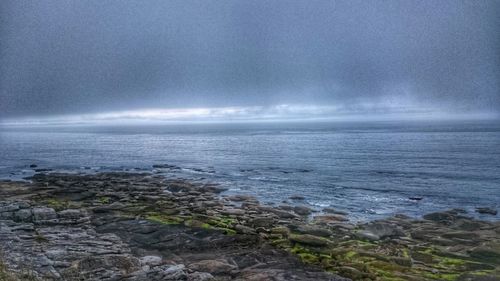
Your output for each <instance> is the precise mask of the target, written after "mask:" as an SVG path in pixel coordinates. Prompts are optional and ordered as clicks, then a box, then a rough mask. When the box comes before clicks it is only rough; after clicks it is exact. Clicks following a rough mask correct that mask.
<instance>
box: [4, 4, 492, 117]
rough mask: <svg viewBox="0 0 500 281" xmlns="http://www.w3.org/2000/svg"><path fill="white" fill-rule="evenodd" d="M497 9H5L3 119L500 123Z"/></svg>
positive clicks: (400, 6)
mask: <svg viewBox="0 0 500 281" xmlns="http://www.w3.org/2000/svg"><path fill="white" fill-rule="evenodd" d="M499 14H500V1H496V0H482V1H459V0H442V1H434V0H427V1H422V0H421V1H418V0H411V1H410V0H408V1H405V0H398V1H392V0H386V1H378V0H373V1H370V0H363V1H358V0H346V1H330V0H328V1H319V0H307V1H306V0H303V1H299V0H291V1H289V0H286V1H283V0H274V1H264V0H262V1H229V0H228V1H223V0H217V1H215V0H214V1H206V0H199V1H198V0H196V1H194V0H169V1H163V0H150V1H126V0H120V1H116V0H107V1H101V0H88V1H76V0H75V1H72V0H68V1H58V0H57V1H56V0H45V1H24V0H2V1H0V119H4V120H12V119H16V118H17V119H22V118H32V120H43V119H44V118H45V119H47V118H49V119H50V118H56V119H57V120H60V119H64V118H67V119H71V118H89V119H99V118H108V119H109V118H111V119H113V118H160V119H162V118H163V119H189V118H191V117H192V116H194V118H201V119H203V118H221V119H224V118H243V119H244V118H265V117H266V116H271V117H273V116H274V117H276V116H278V117H283V118H286V117H287V116H288V117H290V116H291V117H294V118H300V117H304V118H308V117H325V116H346V115H350V114H356V115H359V116H372V115H373V114H399V115H405V114H406V115H412V114H417V115H422V116H431V118H432V116H440V115H443V114H450V115H453V116H454V115H460V114H464V115H467V114H469V115H474V116H483V115H484V116H491V115H493V116H498V114H499V112H500V17H499V16H498V15H499Z"/></svg>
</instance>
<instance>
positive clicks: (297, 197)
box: [289, 195, 306, 200]
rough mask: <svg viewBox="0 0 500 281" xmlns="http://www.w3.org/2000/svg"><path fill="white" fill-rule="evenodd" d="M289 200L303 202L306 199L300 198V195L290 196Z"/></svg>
mask: <svg viewBox="0 0 500 281" xmlns="http://www.w3.org/2000/svg"><path fill="white" fill-rule="evenodd" d="M289 198H290V199H292V200H305V199H306V198H305V197H304V196H301V195H292V196H290V197H289Z"/></svg>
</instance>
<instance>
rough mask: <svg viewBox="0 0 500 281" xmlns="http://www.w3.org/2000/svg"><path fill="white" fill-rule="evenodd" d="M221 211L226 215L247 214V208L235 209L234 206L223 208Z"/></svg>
mask: <svg viewBox="0 0 500 281" xmlns="http://www.w3.org/2000/svg"><path fill="white" fill-rule="evenodd" d="M221 213H222V214H224V215H235V216H238V215H244V214H245V210H242V209H234V208H227V209H223V210H222V211H221Z"/></svg>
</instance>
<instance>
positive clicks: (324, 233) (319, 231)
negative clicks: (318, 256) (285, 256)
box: [293, 226, 333, 237]
mask: <svg viewBox="0 0 500 281" xmlns="http://www.w3.org/2000/svg"><path fill="white" fill-rule="evenodd" d="M293 230H294V231H296V232H298V233H302V234H310V235H314V236H320V237H330V236H331V235H332V234H333V233H332V231H330V230H328V229H326V228H321V227H315V226H298V227H295V228H293Z"/></svg>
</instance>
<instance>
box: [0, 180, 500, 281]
mask: <svg viewBox="0 0 500 281" xmlns="http://www.w3.org/2000/svg"><path fill="white" fill-rule="evenodd" d="M222 191H223V190H221V189H220V188H219V187H218V186H217V185H213V184H212V185H210V184H200V183H193V182H189V181H186V180H172V179H168V178H165V177H163V176H160V175H155V174H150V173H126V172H121V173H120V172H109V173H95V174H87V175H78V174H35V175H34V176H33V178H32V182H31V183H29V182H15V181H11V182H7V181H1V182H0V198H2V199H0V226H2V227H1V228H0V229H1V231H0V240H1V241H2V243H0V245H1V246H0V253H1V254H2V255H3V261H4V264H5V265H6V267H7V268H8V270H9V271H12V272H14V274H22V273H23V268H29V269H30V271H31V272H32V275H33V276H35V278H38V277H40V278H42V279H40V280H73V279H71V278H77V277H76V276H79V277H83V278H84V280H273V279H272V278H275V279H274V280H346V279H343V278H342V277H346V278H350V279H352V280H498V278H500V266H499V264H500V221H493V222H491V221H480V220H476V219H474V218H470V217H467V214H464V213H463V211H462V210H449V211H444V212H435V213H431V214H427V215H425V216H423V218H418V219H417V218H411V217H407V216H404V215H396V216H393V217H390V218H386V219H382V220H375V221H370V222H361V223H356V224H355V223H351V222H350V221H349V218H348V217H346V216H345V215H343V214H339V213H335V210H331V212H330V214H326V213H322V214H317V215H312V213H313V212H312V210H311V209H310V208H308V207H307V206H300V205H282V206H269V205H262V204H260V203H259V202H258V200H257V199H256V198H255V197H253V196H249V195H248V196H244V195H220V193H221V192H222ZM311 216H312V217H311ZM160 234H161V235H160ZM82 235H83V236H82ZM162 237H163V238H164V237H170V238H171V239H170V240H169V239H166V240H164V239H162ZM179 237H183V238H179ZM82 240H83V241H87V242H85V243H86V244H85V243H84V244H83V245H82ZM172 241H175V243H174V242H172ZM7 242H8V243H7ZM152 245H154V246H152ZM107 247H111V248H112V249H113V250H112V251H111V252H109V251H107ZM26 249H30V251H26ZM252 253H253V254H254V255H255V256H252ZM248 255H250V256H251V258H249V259H244V258H243V256H248ZM259 257H264V258H263V259H261V258H259ZM30 262H31V264H29V263H30ZM105 265H108V266H105ZM0 268H1V267H0ZM165 272H169V273H168V274H171V276H170V277H168V276H167V275H165V274H166V273H165ZM76 273H77V274H76ZM0 274H1V273H0ZM75 274H76V275H75ZM340 276H342V277H340ZM488 276H489V277H488ZM85 278H86V279H85ZM113 278H115V279H113ZM120 278H121V279H120ZM141 278H142V279H141ZM155 278H156V279H155ZM168 278H171V279H168ZM196 278H198V279H196ZM211 278H212V279H211ZM259 278H260V279H259ZM280 278H281V279H280ZM481 278H483V279H481ZM484 278H490V279H484ZM35 280H36V279H35ZM75 280H76V279H75Z"/></svg>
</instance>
